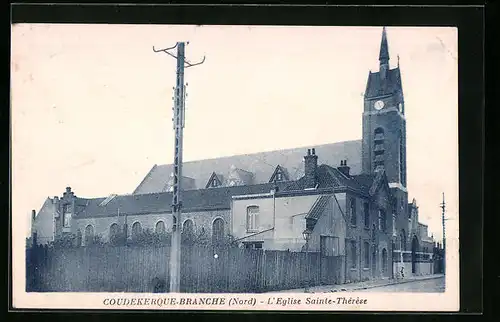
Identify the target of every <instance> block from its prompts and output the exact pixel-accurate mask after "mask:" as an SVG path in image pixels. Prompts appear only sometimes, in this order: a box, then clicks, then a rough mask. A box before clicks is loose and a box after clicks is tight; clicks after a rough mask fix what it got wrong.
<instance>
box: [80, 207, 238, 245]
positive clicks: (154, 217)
mask: <svg viewBox="0 0 500 322" xmlns="http://www.w3.org/2000/svg"><path fill="white" fill-rule="evenodd" d="M125 217H126V221H127V227H128V236H131V233H132V225H133V224H134V223H135V222H139V223H140V224H141V227H142V229H143V230H146V229H150V230H151V231H153V232H154V230H155V227H156V224H157V223H158V222H159V221H163V222H164V223H165V229H166V230H167V231H172V215H171V214H170V213H163V214H143V215H127V216H125V215H124V214H122V215H120V216H118V215H117V216H112V217H104V216H103V217H92V218H78V217H76V218H74V221H73V222H74V224H72V229H74V233H76V232H77V231H78V230H80V231H81V232H82V234H84V232H85V227H87V225H92V226H93V228H94V235H100V236H102V238H103V239H104V241H109V232H110V227H111V225H112V224H114V223H116V224H118V226H119V227H120V229H122V228H123V225H124V224H125ZM217 218H222V219H223V220H224V230H225V232H226V234H229V232H230V225H229V223H230V221H229V210H213V211H200V212H189V213H183V214H182V222H183V223H184V222H185V221H186V220H188V219H189V220H192V221H193V226H194V230H195V233H199V232H200V231H201V229H202V228H204V229H205V232H206V233H207V235H208V236H211V235H212V224H213V222H214V220H215V219H217ZM83 237H84V239H85V236H83Z"/></svg>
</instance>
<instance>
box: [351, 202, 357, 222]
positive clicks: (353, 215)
mask: <svg viewBox="0 0 500 322" xmlns="http://www.w3.org/2000/svg"><path fill="white" fill-rule="evenodd" d="M356 222H357V218H356V198H351V225H353V226H356Z"/></svg>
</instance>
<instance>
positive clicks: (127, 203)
mask: <svg viewBox="0 0 500 322" xmlns="http://www.w3.org/2000/svg"><path fill="white" fill-rule="evenodd" d="M281 185H283V184H281ZM274 186H275V184H274V183H266V184H259V185H250V186H234V187H218V188H209V189H200V190H187V191H183V193H182V201H183V211H185V212H190V211H202V210H216V209H230V204H231V197H232V196H236V195H248V194H258V193H266V192H270V191H271V189H272V188H273V187H274ZM278 186H280V183H278ZM280 187H282V186H280ZM105 199H106V198H95V199H81V201H80V202H81V203H85V205H86V206H85V208H84V209H83V210H82V211H81V212H80V213H79V214H77V217H78V218H86V217H108V216H113V215H118V213H120V215H125V214H127V215H132V214H134V215H135V214H151V213H159V212H166V213H169V212H171V210H172V209H171V204H172V193H171V192H159V193H149V194H140V195H138V194H136V195H121V196H116V197H115V198H113V199H112V200H111V201H110V202H108V203H107V204H106V205H105V206H100V204H101V202H102V201H103V200H105Z"/></svg>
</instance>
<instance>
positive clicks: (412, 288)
mask: <svg viewBox="0 0 500 322" xmlns="http://www.w3.org/2000/svg"><path fill="white" fill-rule="evenodd" d="M362 292H427V293H435V292H444V277H440V278H434V279H430V280H423V281H415V282H408V283H402V284H395V285H387V286H381V287H374V288H369V289H366V290H362Z"/></svg>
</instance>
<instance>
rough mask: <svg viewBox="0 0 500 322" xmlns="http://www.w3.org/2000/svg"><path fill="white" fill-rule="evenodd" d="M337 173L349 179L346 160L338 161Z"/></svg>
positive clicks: (349, 168) (348, 168)
mask: <svg viewBox="0 0 500 322" xmlns="http://www.w3.org/2000/svg"><path fill="white" fill-rule="evenodd" d="M338 169H339V171H340V172H342V173H343V174H344V175H345V176H346V177H349V176H350V174H349V170H351V167H349V166H348V165H347V160H340V167H338Z"/></svg>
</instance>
